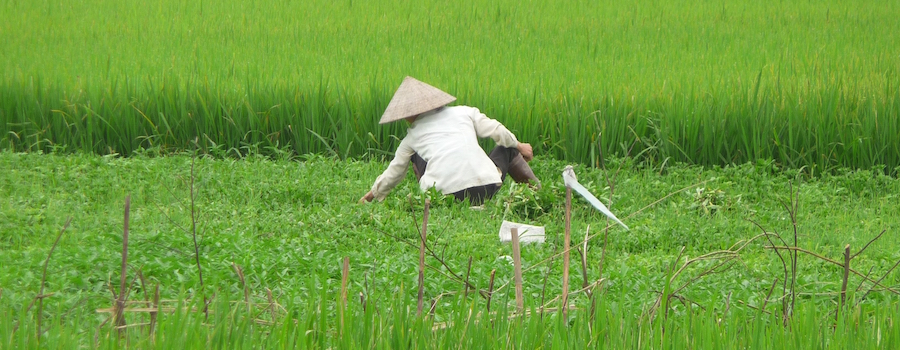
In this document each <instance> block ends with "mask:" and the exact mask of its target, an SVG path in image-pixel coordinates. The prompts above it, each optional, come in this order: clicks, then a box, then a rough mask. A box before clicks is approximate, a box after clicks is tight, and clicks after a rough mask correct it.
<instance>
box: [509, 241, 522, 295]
mask: <svg viewBox="0 0 900 350" xmlns="http://www.w3.org/2000/svg"><path fill="white" fill-rule="evenodd" d="M509 233H510V238H511V241H512V242H511V243H512V254H513V271H514V279H515V282H516V310H517V311H518V312H522V310H524V309H525V297H524V295H523V294H524V293H523V291H522V255H521V252H520V251H519V229H518V228H516V227H513V228H511V229H510V232H509Z"/></svg>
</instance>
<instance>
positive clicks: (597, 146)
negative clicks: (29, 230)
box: [0, 0, 900, 174]
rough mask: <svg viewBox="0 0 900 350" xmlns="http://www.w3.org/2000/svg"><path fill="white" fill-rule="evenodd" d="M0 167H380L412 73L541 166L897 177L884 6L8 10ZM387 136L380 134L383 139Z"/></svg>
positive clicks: (891, 18) (243, 4) (430, 4)
mask: <svg viewBox="0 0 900 350" xmlns="http://www.w3.org/2000/svg"><path fill="white" fill-rule="evenodd" d="M0 16H2V17H3V18H5V19H6V20H5V21H3V23H0V42H2V43H4V44H3V49H2V50H0V64H2V67H3V74H2V76H0V148H5V149H13V150H16V151H84V152H97V153H104V154H105V153H119V154H123V155H128V154H130V153H131V152H133V151H135V150H137V149H141V148H144V149H147V148H158V149H160V150H162V151H173V150H181V149H185V148H193V147H199V148H201V149H203V150H205V151H208V152H220V153H222V154H245V153H247V152H264V153H265V152H275V150H276V149H278V150H284V149H286V148H289V149H290V150H292V151H294V152H297V153H309V152H316V153H322V152H324V153H329V154H336V155H338V156H340V157H348V156H360V155H365V154H384V153H390V152H392V151H393V149H394V147H396V144H397V139H396V138H395V137H393V136H399V137H402V135H403V126H402V125H390V126H386V127H385V126H379V125H378V124H377V120H378V117H379V116H380V115H381V113H382V111H383V109H384V107H385V106H386V105H387V103H388V101H389V100H390V96H391V94H392V93H393V91H394V89H396V87H397V85H398V84H399V83H400V81H401V80H402V79H403V77H404V76H406V75H411V76H414V77H417V78H419V79H420V80H423V81H425V82H428V83H430V84H432V85H435V86H437V87H439V88H442V89H444V90H446V91H448V92H450V93H451V94H454V95H455V96H457V97H458V98H459V103H461V104H467V105H472V106H476V107H479V108H481V109H482V111H483V112H485V113H486V114H488V115H489V116H491V117H493V118H496V119H499V120H501V121H502V122H503V123H505V124H506V125H507V126H508V127H510V129H512V130H513V131H514V132H516V134H517V135H518V136H519V138H520V139H521V140H523V141H527V142H531V143H532V144H534V145H535V146H537V150H538V152H541V153H543V154H550V155H553V156H555V157H559V158H565V159H568V160H572V161H579V162H584V163H591V164H596V162H597V161H598V159H599V154H600V153H601V152H602V153H605V154H610V153H616V154H620V155H621V154H626V153H630V154H631V155H640V157H641V158H642V159H644V160H647V161H649V162H657V163H659V162H675V161H683V162H690V163H695V164H703V165H723V164H730V163H742V162H746V161H753V160H756V159H774V160H776V161H777V162H778V163H779V164H781V165H782V166H786V167H795V168H805V169H808V170H809V171H810V172H813V173H815V172H821V171H828V170H830V169H834V168H836V167H853V168H872V167H881V168H882V169H884V170H886V171H887V172H891V173H893V174H896V173H897V172H898V171H900V168H898V167H900V141H898V138H897V135H900V121H898V120H900V116H898V111H900V87H898V86H900V77H898V71H900V52H898V50H897V49H896V48H897V47H900V40H898V39H900V37H898V34H897V33H900V21H897V20H896V18H898V17H900V4H898V3H897V2H896V1H869V2H864V3H848V2H842V1H823V2H814V3H813V2H807V1H784V2H780V3H777V4H771V3H760V2H755V1H722V0H719V1H705V2H701V3H697V2H691V1H669V2H664V3H657V2H651V1H647V0H631V1H624V2H606V1H600V2H591V1H575V0H572V1H552V2H544V1H525V2H521V1H508V0H504V1H499V2H492V3H484V2H480V1H473V0H464V1H462V2H456V3H454V4H452V5H448V4H446V3H444V2H437V1H404V0H390V1H388V2H383V1H381V2H361V1H352V0H350V1H333V2H331V1H283V0H258V1H232V0H228V1H218V2H209V1H196V2H187V3H184V2H177V1H170V0H164V1H156V2H144V1H135V0H123V1H97V2H90V3H83V2H80V1H71V0H33V1H19V0H4V1H0ZM392 135H393V136H392Z"/></svg>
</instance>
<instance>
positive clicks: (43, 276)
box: [0, 217, 72, 343]
mask: <svg viewBox="0 0 900 350" xmlns="http://www.w3.org/2000/svg"><path fill="white" fill-rule="evenodd" d="M71 223H72V218H71V217H69V219H67V220H66V224H65V225H63V228H62V230H60V231H59V234H58V235H56V240H55V241H53V246H51V247H50V251H49V252H48V253H47V258H46V259H44V269H43V272H42V273H41V289H40V290H39V291H38V295H36V296H35V297H34V299H32V300H31V303H30V304H29V305H28V307H27V308H25V312H26V313H27V312H28V311H29V310H31V307H32V306H34V303H35V301H37V304H38V309H37V314H36V315H35V318H36V320H37V340H38V343H40V341H41V323H42V319H43V313H44V298H46V297H48V296H50V295H45V294H44V285H45V284H46V283H47V265H48V264H49V263H50V257H51V256H52V255H53V251H54V250H56V246H57V245H59V240H60V239H61V238H62V235H63V233H65V232H66V229H67V228H69V224H71ZM2 292H3V290H2V289H0V294H2ZM19 322H21V320H20V321H19ZM18 329H19V323H18V322H16V325H15V327H13V329H12V333H16V331H17V330H18Z"/></svg>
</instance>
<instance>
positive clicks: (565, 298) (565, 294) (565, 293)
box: [559, 187, 572, 319]
mask: <svg viewBox="0 0 900 350" xmlns="http://www.w3.org/2000/svg"><path fill="white" fill-rule="evenodd" d="M571 229H572V189H571V188H569V187H566V231H565V237H564V238H563V252H565V254H563V278H562V295H561V297H560V300H561V302H560V306H559V308H560V309H561V310H562V313H563V319H565V318H566V316H567V315H568V309H569V308H568V305H569V258H570V257H569V245H570V244H571V240H572V232H571Z"/></svg>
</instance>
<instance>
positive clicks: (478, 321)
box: [0, 152, 900, 349]
mask: <svg viewBox="0 0 900 350" xmlns="http://www.w3.org/2000/svg"><path fill="white" fill-rule="evenodd" d="M150 156H152V157H148V155H147V154H144V153H142V154H138V155H136V156H135V157H130V158H121V157H102V156H97V155H91V154H81V155H67V156H66V155H62V156H61V155H38V154H14V153H10V152H0V166H2V167H3V168H4V169H7V171H4V172H0V193H3V201H0V254H2V259H0V347H3V348H7V346H6V344H12V346H9V348H12V347H13V346H18V347H19V348H29V347H33V346H35V344H36V343H38V342H43V343H42V344H43V345H44V346H47V347H60V348H74V347H79V346H80V347H88V346H90V345H91V344H95V345H98V346H100V347H102V348H113V347H116V346H115V345H116V343H117V339H118V337H117V336H116V331H114V330H113V328H112V326H113V322H112V321H110V320H108V318H109V316H110V315H109V314H107V313H101V312H98V311H97V310H108V309H109V308H110V307H112V305H113V304H114V303H113V297H112V294H111V293H110V291H113V292H116V293H117V291H119V290H122V289H120V288H121V287H120V276H122V273H121V259H122V253H121V252H122V246H123V230H124V227H123V219H124V218H123V214H124V207H125V197H126V196H130V199H131V201H130V220H129V226H128V227H129V231H130V235H129V239H128V247H129V249H128V254H127V260H128V268H127V269H126V272H125V275H126V277H127V279H126V281H125V282H126V289H130V290H131V292H130V293H127V297H126V300H128V301H129V302H130V303H129V304H127V307H128V308H130V309H141V308H145V309H146V308H148V307H150V306H152V305H147V304H134V303H135V302H139V301H148V300H153V299H154V297H153V296H154V294H155V291H156V286H159V295H160V296H159V300H162V301H168V302H163V303H162V305H160V308H161V309H162V310H166V309H168V310H169V311H165V312H160V313H159V315H158V316H159V324H158V325H159V328H158V330H157V331H156V332H157V333H156V336H155V338H154V337H149V336H148V335H147V334H148V329H147V324H148V323H149V322H150V319H149V318H148V314H147V312H143V313H141V312H129V313H127V314H126V317H125V318H126V320H127V323H126V325H127V326H129V327H130V328H128V332H127V337H126V339H129V340H128V341H129V342H134V343H135V344H145V345H147V344H148V342H150V341H151V339H156V341H157V342H158V346H159V347H161V348H167V347H171V346H174V345H172V344H179V343H181V344H194V345H193V346H188V347H210V346H214V347H218V346H222V347H227V348H241V347H244V348H260V347H262V344H266V345H269V346H272V347H276V348H280V347H296V346H300V347H312V346H314V347H335V346H339V347H351V348H353V347H359V346H363V345H364V344H373V345H372V346H371V347H378V348H398V347H400V348H403V347H407V346H409V345H404V344H418V345H417V346H416V347H420V348H447V347H457V345H458V344H473V345H474V344H481V345H484V344H489V345H490V346H489V347H501V346H505V345H504V344H517V345H516V347H524V348H534V347H540V346H541V345H544V346H545V347H557V348H559V347H575V346H584V344H586V343H589V342H593V343H597V344H605V346H607V347H611V348H644V349H659V348H673V349H677V348H685V347H687V346H693V347H695V348H748V347H749V348H756V347H772V344H785V343H789V344H794V345H795V346H794V347H795V348H821V347H824V346H826V345H832V346H834V344H854V345H853V347H854V348H859V349H865V348H871V349H885V348H894V347H896V346H897V344H898V342H900V327H896V326H895V325H894V323H895V322H896V320H897V315H898V314H900V309H898V307H900V302H898V294H897V293H898V292H897V290H898V289H900V288H898V278H897V271H896V263H897V261H898V260H900V255H898V254H900V253H898V251H900V249H898V240H897V239H896V237H897V234H898V232H900V222H898V220H897V219H896V215H895V214H896V213H898V212H900V201H898V200H897V199H898V198H897V197H898V193H900V181H898V180H897V179H895V178H891V177H888V176H885V175H879V174H874V173H872V172H869V171H860V172H844V173H841V174H836V175H828V176H823V177H821V178H819V179H811V180H808V181H805V180H799V179H802V178H803V177H802V175H801V174H800V173H799V172H798V171H779V170H777V169H776V168H775V167H774V165H773V164H772V163H771V162H768V163H758V164H745V165H741V166H737V167H729V168H725V169H717V170H704V169H702V168H700V167H688V166H683V165H679V166H671V167H667V168H666V169H665V171H663V173H660V169H658V168H647V167H644V166H640V165H639V164H637V163H635V162H634V161H633V160H631V159H609V158H607V159H606V162H605V163H606V164H607V166H608V168H609V170H608V171H606V172H602V171H599V170H596V169H589V168H586V167H583V166H577V167H576V169H575V171H576V172H577V174H578V179H579V181H580V182H581V183H582V184H584V185H585V186H586V187H587V188H588V189H590V191H591V192H594V193H596V194H598V195H599V196H600V198H602V199H603V201H604V202H606V203H608V204H611V206H610V207H611V208H612V209H613V210H614V211H615V212H616V213H617V214H618V215H619V217H620V218H622V219H623V220H624V221H625V222H626V223H627V224H628V226H629V227H630V228H631V229H630V230H629V231H625V230H623V229H621V228H620V227H617V226H616V227H611V228H610V229H609V231H606V230H604V227H605V226H606V224H607V222H606V220H605V219H604V217H603V216H602V215H600V214H599V213H597V212H596V211H595V210H594V209H593V208H591V207H590V206H589V205H588V204H587V202H585V201H583V200H580V199H576V200H574V201H573V205H572V224H571V228H572V232H573V234H572V245H573V246H577V247H578V250H577V251H575V250H573V251H572V252H571V256H572V262H571V278H570V279H571V280H570V283H571V289H570V290H571V291H572V292H574V293H573V294H572V295H571V296H570V299H569V302H570V303H571V305H572V306H573V307H576V308H577V309H575V310H571V312H570V313H569V317H568V318H565V320H566V321H565V322H563V321H562V320H563V318H562V317H560V314H559V313H557V312H548V313H546V314H545V315H544V317H538V316H536V315H535V314H534V312H538V311H539V310H541V309H542V307H547V308H555V307H558V306H559V305H560V302H559V300H558V299H557V296H559V295H560V290H561V285H562V271H563V257H562V256H561V253H562V245H563V232H564V211H565V209H564V208H565V204H564V203H565V201H564V197H565V195H564V193H565V191H564V189H563V183H562V178H561V176H560V169H561V168H562V167H563V165H564V164H565V163H562V162H559V161H554V160H548V159H536V160H534V161H533V162H532V163H533V164H534V168H535V169H536V170H535V171H536V173H537V175H538V176H539V177H540V178H541V179H543V182H544V187H543V188H542V189H541V190H539V191H536V192H531V191H528V190H527V189H525V188H524V187H521V186H520V187H515V186H512V184H509V183H508V184H507V185H505V186H506V187H504V189H503V191H502V192H501V193H500V194H499V195H498V196H497V197H496V198H495V199H494V200H492V201H489V202H488V203H486V204H485V205H484V208H483V209H482V210H480V211H479V210H470V209H469V207H468V205H466V204H464V203H457V202H454V201H453V200H443V199H439V198H433V203H432V206H431V209H430V217H429V220H428V238H427V241H428V246H429V247H431V249H433V250H434V251H435V253H436V254H435V255H434V256H432V255H427V256H426V259H425V264H426V265H427V266H429V268H427V269H425V271H424V279H423V281H424V294H423V295H424V302H425V305H426V310H428V309H431V308H433V310H434V312H433V314H432V313H428V312H426V316H425V317H416V316H415V315H416V308H417V305H416V300H417V259H418V247H417V244H416V243H417V241H416V238H417V237H418V228H419V227H420V226H419V225H421V224H422V214H423V194H422V193H421V192H420V191H419V189H418V186H416V185H415V181H414V179H413V176H412V175H411V174H408V179H406V181H405V182H404V183H403V185H402V186H400V187H399V188H397V189H396V190H395V192H394V193H392V194H391V195H390V196H388V198H387V199H386V200H385V201H384V202H381V203H378V204H366V205H360V204H356V203H355V202H356V199H358V198H359V196H360V195H361V194H362V193H364V192H365V191H367V190H368V189H369V186H370V185H371V181H372V178H374V177H375V176H376V175H378V174H379V173H380V172H381V171H382V169H383V166H384V164H383V163H381V162H360V161H340V160H337V159H334V158H324V157H316V156H314V157H307V158H306V159H304V160H303V161H302V162H297V161H293V160H276V161H272V160H265V159H263V158H262V157H259V156H251V157H248V158H246V159H224V160H217V159H212V157H203V158H198V159H196V160H194V161H192V159H191V158H190V157H188V156H185V155H175V156H168V157H155V156H153V155H152V154H150ZM192 173H193V174H194V175H193V177H192V176H191V174H192ZM192 179H193V180H192ZM691 186H696V187H691ZM686 188H687V189H686ZM792 193H793V197H794V199H793V200H792V199H791V194H792ZM669 194H671V195H669ZM788 203H795V204H796V208H797V209H796V210H794V211H793V212H794V214H793V215H791V212H790V211H789V210H788V209H787V208H785V207H782V205H783V204H788ZM788 205H789V206H790V204H788ZM69 219H71V222H68V223H67V221H68V220H69ZM502 220H510V221H515V222H527V223H532V224H537V225H542V226H545V227H546V229H547V242H546V243H544V244H531V245H525V246H523V247H522V250H521V257H522V263H523V294H524V297H523V298H524V307H525V308H526V309H527V310H529V311H530V312H533V314H532V317H520V318H510V319H508V320H507V319H506V317H505V315H511V314H513V313H514V312H515V309H516V302H515V294H516V293H514V289H513V275H514V266H513V264H511V263H510V256H511V255H512V254H513V253H512V251H511V247H510V244H509V243H501V242H500V241H499V240H498V237H497V231H498V227H499V223H500V222H501V221H502ZM793 220H796V227H795V226H794V225H793V223H792V221H793ZM194 224H196V232H197V240H196V242H197V243H196V245H195V243H194V240H193V238H192V232H193V231H194V230H193V227H194V226H195V225H194ZM757 225H758V226H757ZM64 228H65V229H64ZM795 228H796V231H795ZM61 231H62V232H61ZM764 231H765V232H770V233H777V235H778V236H774V235H773V236H771V240H768V239H766V238H763V237H761V236H759V235H760V234H761V233H762V232H764ZM586 232H588V233H590V235H591V236H592V237H593V238H591V239H590V240H589V241H588V242H587V243H586V244H585V243H583V241H584V235H585V233H586ZM795 232H796V233H797V234H796V236H795V234H794V233H795ZM879 234H881V236H879ZM57 237H60V238H58V242H56V243H54V242H55V240H57ZM779 237H780V238H779ZM878 237H880V238H879V239H877V240H874V241H873V239H876V238H878ZM795 239H796V241H795ZM869 243H871V244H869ZM848 244H849V245H850V248H851V252H852V254H854V257H853V259H852V264H851V265H850V267H851V268H852V269H853V271H855V272H859V273H860V275H856V274H855V273H851V274H850V275H849V279H848V281H849V283H848V284H847V285H846V290H847V293H846V300H848V301H847V302H846V303H845V305H843V306H840V305H842V304H841V300H842V299H841V297H840V296H839V294H838V292H839V291H840V290H841V288H842V274H843V271H842V268H841V266H839V265H835V264H832V263H829V262H827V261H825V260H822V259H819V258H817V257H815V256H813V255H810V254H807V253H802V254H800V255H799V260H797V264H796V265H793V264H791V260H790V254H788V253H787V252H783V251H782V252H781V254H780V255H779V254H778V253H776V252H775V251H773V250H772V249H770V248H768V247H772V246H796V247H800V248H802V249H805V250H806V251H808V252H811V253H814V254H819V255H820V256H822V257H824V258H827V259H831V260H833V261H843V257H842V254H843V251H844V247H845V245H848ZM195 247H197V248H195ZM738 248H740V249H738ZM580 252H583V254H584V256H585V257H586V258H585V261H586V264H585V265H583V266H584V267H583V268H582V265H581V263H580V262H581V261H582V260H581V258H580V257H581V256H582V253H580ZM857 252H861V253H859V254H856V253H857ZM710 254H712V255H710ZM197 257H199V268H200V270H198V265H197V260H196V259H197ZM344 257H347V258H349V263H348V275H349V278H348V279H347V283H346V285H347V287H346V290H347V293H346V295H347V300H348V301H346V302H343V304H342V301H341V299H342V298H341V295H342V293H341V291H342V286H343V283H342V276H343V274H342V259H343V258H344ZM704 257H705V258H704ZM439 259H440V260H439ZM470 259H471V260H470ZM782 259H783V260H782ZM689 262H690V263H689ZM784 262H787V264H786V265H785V264H784ZM45 266H46V267H45ZM794 266H796V268H794ZM673 267H677V270H678V271H677V272H678V273H677V274H676V273H675V272H676V271H675V270H674V269H673ZM201 271H202V272H201ZM791 272H792V273H791ZM453 274H456V276H457V277H453ZM201 276H202V277H201ZM491 276H494V278H493V279H492V278H491ZM864 276H865V277H864ZM601 278H602V279H603V281H602V283H600V284H599V285H598V286H594V288H593V289H592V290H593V294H592V295H593V296H592V297H591V296H588V293H586V292H585V291H582V289H583V288H584V287H583V286H584V285H585V284H587V285H588V286H591V285H592V284H593V283H595V282H598V280H600V279H601ZM201 280H202V282H201ZM463 280H467V281H469V283H471V284H472V286H473V288H471V289H469V290H468V292H466V288H464V284H463ZM492 280H493V283H491V281H492ZM667 281H671V283H670V284H669V283H666V282H667ZM876 283H877V284H876ZM669 285H671V287H669ZM489 290H492V293H491V294H490V295H491V298H490V299H486V298H485V297H484V295H485V294H483V293H486V292H487V291H489ZM579 291H580V292H579ZM663 293H667V294H670V295H673V296H674V297H673V298H672V299H671V302H670V303H669V304H668V305H667V306H666V305H663V306H658V307H656V308H655V310H668V311H667V312H666V314H667V316H662V313H661V312H656V313H655V315H656V316H657V317H655V318H654V317H652V316H651V315H653V314H654V313H653V310H654V301H655V300H657V299H658V297H659V296H660V294H663ZM38 295H46V297H43V298H42V299H41V300H42V310H43V311H40V310H41V307H39V306H38V305H37V303H36V301H37V299H35V297H36V296H38ZM792 295H793V296H794V297H793V298H792V297H791V296H792ZM203 300H211V301H213V306H211V309H212V310H213V311H212V312H211V313H210V316H209V319H208V320H207V319H205V317H204V316H203V313H202V312H200V311H199V310H202V309H203V304H202V301H203ZM791 300H794V301H791ZM245 301H250V302H251V303H252V305H246V304H245ZM270 302H274V303H277V305H278V306H271V304H269V303H270ZM178 303H185V304H188V305H193V306H194V307H195V308H194V309H193V310H195V312H185V311H182V312H177V310H179V309H178V308H177V306H178ZM488 304H490V305H491V306H487V305H488ZM340 305H347V314H346V315H344V317H345V318H344V319H342V318H340V317H339V315H340V313H338V312H337V311H336V310H339V306H340ZM591 305H595V306H596V308H593V307H592V306H591ZM280 307H284V309H281V308H280ZM839 309H840V310H842V311H841V312H840V314H839V317H837V318H836V316H835V311H836V310H839ZM591 310H594V312H593V313H592V312H591ZM488 311H490V312H488ZM785 311H788V312H789V313H790V315H791V316H790V319H789V321H787V322H786V324H787V327H785V326H784V325H785V322H784V321H783V320H782V317H783V315H784V312H785ZM38 315H41V316H38ZM592 315H593V316H592ZM258 320H260V321H264V322H262V323H256V322H257V321H258ZM342 320H343V321H342ZM104 321H106V323H104ZM40 322H43V326H42V327H41V326H40V325H41V323H40ZM266 322H274V323H275V324H270V323H266ZM341 322H344V323H341ZM446 322H451V323H452V324H454V325H456V326H452V327H447V328H442V325H446ZM835 322H837V323H835ZM38 327H41V331H40V332H38V331H37V328H38ZM344 327H346V328H344ZM435 327H438V328H437V329H435ZM833 327H837V328H833ZM339 332H345V334H348V336H346V337H342V336H338V333H339ZM38 333H40V334H42V336H41V337H39V338H38V337H35V336H34V335H35V334H38ZM95 342H96V343H95ZM53 344H57V345H56V346H54V345H53ZM166 344H169V345H166ZM215 344H221V345H215ZM285 344H288V345H285ZM303 344H307V345H306V346H304V345H303ZM579 344H580V345H579ZM691 344H693V345H691ZM376 345H377V346H376ZM120 346H121V345H120ZM141 347H143V346H141ZM176 347H177V346H176Z"/></svg>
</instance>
